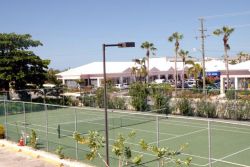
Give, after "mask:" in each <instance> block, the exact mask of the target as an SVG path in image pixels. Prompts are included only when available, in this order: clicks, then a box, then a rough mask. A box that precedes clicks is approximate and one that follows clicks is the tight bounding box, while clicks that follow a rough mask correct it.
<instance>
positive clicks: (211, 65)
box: [57, 57, 250, 79]
mask: <svg viewBox="0 0 250 167" xmlns="http://www.w3.org/2000/svg"><path fill="white" fill-rule="evenodd" d="M195 63H199V64H201V62H195ZM244 63H245V62H244ZM249 63H250V61H249ZM135 65H136V64H135V62H132V61H131V62H106V73H107V74H113V75H115V76H121V74H128V73H129V74H131V69H132V67H134V66H135ZM146 65H147V63H146ZM205 65H206V71H207V72H215V71H220V70H225V64H224V62H223V61H222V60H207V61H206V64H205ZM191 66H192V65H189V64H186V65H185V67H184V68H185V69H186V68H187V67H191ZM231 66H232V65H230V67H229V68H230V69H231ZM244 66H245V65H244ZM246 66H247V65H246ZM239 67H242V66H239ZM248 67H250V65H248ZM174 68H175V63H174V62H173V61H170V60H169V59H167V58H166V57H157V58H150V60H149V69H150V73H151V74H156V73H159V72H160V73H162V74H163V73H166V72H173V71H174ZM235 68H236V67H235ZM182 69H183V63H182V62H177V70H178V71H181V70H182ZM248 69H249V68H248ZM102 74H103V62H93V63H89V64H86V65H83V66H80V67H76V68H72V69H69V70H67V71H65V72H61V73H59V74H57V77H58V78H64V79H80V78H81V77H86V76H87V77H98V76H99V77H101V76H102Z"/></svg>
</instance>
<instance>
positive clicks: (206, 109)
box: [196, 100, 218, 118]
mask: <svg viewBox="0 0 250 167" xmlns="http://www.w3.org/2000/svg"><path fill="white" fill-rule="evenodd" d="M196 107H197V108H196V115H197V116H198V117H208V118H216V117H218V116H217V114H216V105H215V104H213V103H211V102H208V101H204V100H201V101H199V102H197V106H196Z"/></svg>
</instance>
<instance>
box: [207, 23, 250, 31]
mask: <svg viewBox="0 0 250 167" xmlns="http://www.w3.org/2000/svg"><path fill="white" fill-rule="evenodd" d="M230 27H233V28H245V27H250V24H238V25H232V26H230ZM216 28H219V26H212V27H207V29H209V30H211V29H216Z"/></svg>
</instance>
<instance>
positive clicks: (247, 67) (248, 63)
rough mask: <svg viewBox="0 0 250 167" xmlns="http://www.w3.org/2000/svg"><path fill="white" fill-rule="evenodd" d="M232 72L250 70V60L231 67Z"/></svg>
mask: <svg viewBox="0 0 250 167" xmlns="http://www.w3.org/2000/svg"><path fill="white" fill-rule="evenodd" d="M230 69H232V70H250V60H248V61H245V62H241V63H238V64H235V65H231V68H230Z"/></svg>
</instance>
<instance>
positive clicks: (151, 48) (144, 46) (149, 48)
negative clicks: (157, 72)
mask: <svg viewBox="0 0 250 167" xmlns="http://www.w3.org/2000/svg"><path fill="white" fill-rule="evenodd" d="M141 48H142V49H146V58H147V73H148V75H147V82H149V56H150V52H152V54H153V55H155V51H156V50H157V49H156V48H155V47H154V44H153V43H149V42H148V41H145V42H143V43H142V44H141Z"/></svg>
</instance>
